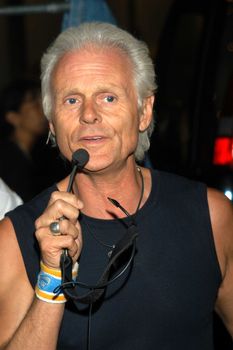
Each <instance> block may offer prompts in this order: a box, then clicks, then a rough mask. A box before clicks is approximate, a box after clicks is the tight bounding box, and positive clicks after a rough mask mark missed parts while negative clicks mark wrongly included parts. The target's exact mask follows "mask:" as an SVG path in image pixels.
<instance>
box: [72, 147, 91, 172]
mask: <svg viewBox="0 0 233 350" xmlns="http://www.w3.org/2000/svg"><path fill="white" fill-rule="evenodd" d="M89 157H90V156H89V153H88V152H87V151H86V150H85V149H83V148H79V149H78V150H77V151H75V152H74V153H73V155H72V162H73V164H74V165H76V166H77V167H78V168H79V169H82V168H83V167H84V166H85V165H86V164H87V162H88V161H89Z"/></svg>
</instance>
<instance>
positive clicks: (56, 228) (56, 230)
mask: <svg viewBox="0 0 233 350" xmlns="http://www.w3.org/2000/svg"><path fill="white" fill-rule="evenodd" d="M49 229H50V232H51V233H52V235H53V236H60V234H61V232H60V223H59V221H53V222H51V224H50V225H49Z"/></svg>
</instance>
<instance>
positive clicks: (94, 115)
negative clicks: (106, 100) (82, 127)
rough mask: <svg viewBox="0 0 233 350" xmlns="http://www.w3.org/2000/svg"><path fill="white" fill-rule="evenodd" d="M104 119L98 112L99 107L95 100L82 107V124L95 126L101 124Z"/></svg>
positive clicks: (87, 101) (85, 103)
mask: <svg viewBox="0 0 233 350" xmlns="http://www.w3.org/2000/svg"><path fill="white" fill-rule="evenodd" d="M101 120H102V118H101V116H100V114H99V112H98V106H97V105H96V103H95V101H93V100H86V101H85V102H84V104H83V106H82V111H81V115H80V123H81V124H95V123H99V122H101Z"/></svg>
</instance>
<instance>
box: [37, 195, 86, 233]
mask: <svg viewBox="0 0 233 350" xmlns="http://www.w3.org/2000/svg"><path fill="white" fill-rule="evenodd" d="M79 209H81V205H79V207H74V206H73V205H72V204H70V203H68V202H66V201H64V200H63V199H58V200H56V201H55V202H53V203H52V204H51V205H50V206H48V207H47V208H46V209H45V211H44V213H43V214H42V215H41V216H40V217H39V218H38V219H37V220H36V221H35V227H36V229H38V228H39V227H45V226H49V224H50V223H51V222H53V221H57V220H59V219H60V218H62V217H65V218H66V219H69V220H70V221H71V222H72V223H73V224H75V223H76V222H77V218H78V216H79Z"/></svg>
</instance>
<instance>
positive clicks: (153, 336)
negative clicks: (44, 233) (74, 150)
mask: <svg viewBox="0 0 233 350" xmlns="http://www.w3.org/2000/svg"><path fill="white" fill-rule="evenodd" d="M54 190H57V187H56V186H52V187H50V188H49V189H47V190H46V191H44V192H43V193H41V194H40V195H39V196H37V197H36V198H34V199H33V200H32V201H30V202H28V203H27V204H24V205H22V206H20V207H18V208H17V209H15V210H14V211H12V212H10V213H8V216H9V217H10V219H11V220H12V222H13V225H14V228H15V231H16V235H17V239H18V242H19V246H20V249H21V252H22V255H23V259H24V262H25V266H26V270H27V274H28V278H29V280H30V282H31V284H32V286H33V287H34V286H35V284H36V280H37V275H38V272H39V261H40V254H39V249H38V244H37V241H36V239H35V236H34V230H35V227H34V221H35V219H36V218H37V217H38V216H40V215H41V213H42V212H43V210H44V208H45V207H46V205H47V202H48V200H49V197H50V195H51V193H52V192H53V191H54ZM126 209H127V208H126ZM136 221H137V225H138V230H139V237H138V238H137V252H136V255H135V258H134V262H133V266H132V267H131V268H130V269H128V270H127V271H126V273H125V274H123V276H121V277H120V278H119V279H118V280H117V281H116V282H114V283H113V284H112V285H110V286H109V287H108V288H107V291H106V293H105V295H104V298H103V300H101V301H100V302H97V304H96V305H94V307H93V311H92V316H91V324H92V326H91V350H103V349H111V350H129V349H134V350H137V349H138V350H145V349H147V350H152V349H153V350H154V349H156V350H168V349H169V350H170V349H172V350H176V349H177V350H187V349H188V350H213V330H212V326H213V325H212V323H213V309H214V304H215V300H216V296H217V291H218V288H219V285H220V283H221V272H220V268H219V264H218V261H217V256H216V251H215V246H214V241H213V235H212V230H211V223H210V217H209V209H208V204H207V191H206V186H205V185H203V184H201V183H198V182H193V181H190V180H187V179H185V178H182V177H179V176H176V175H171V174H168V173H165V172H160V171H156V170H155V171H152V190H151V193H150V196H149V198H148V200H147V202H146V203H145V205H144V206H143V207H142V208H141V209H140V210H139V212H138V213H137V216H136ZM80 222H81V225H82V230H83V240H84V246H83V251H82V254H81V257H80V262H79V263H80V265H79V275H78V280H79V281H82V282H85V283H89V284H94V283H96V282H97V280H98V278H99V277H100V275H101V273H102V271H103V270H104V268H105V266H106V264H107V261H108V254H107V253H108V251H109V250H110V248H107V247H106V246H104V245H103V244H100V242H99V241H102V242H104V243H105V244H106V245H112V244H114V243H116V241H118V239H119V238H120V237H122V236H123V235H124V233H125V230H126V228H125V225H124V220H101V219H94V218H90V217H87V216H84V215H82V217H81V219H80ZM84 292H86V291H84V290H82V289H81V288H80V294H83V293H84ZM87 323H88V307H87V306H85V305H82V304H81V305H80V307H78V309H77V308H75V307H74V305H73V303H72V301H68V302H67V303H66V308H65V313H64V317H63V321H62V325H61V328H60V334H59V339H58V346H57V349H61V350H75V349H76V350H82V349H85V348H86V341H87ZM41 348H43V346H42V347H41Z"/></svg>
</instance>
